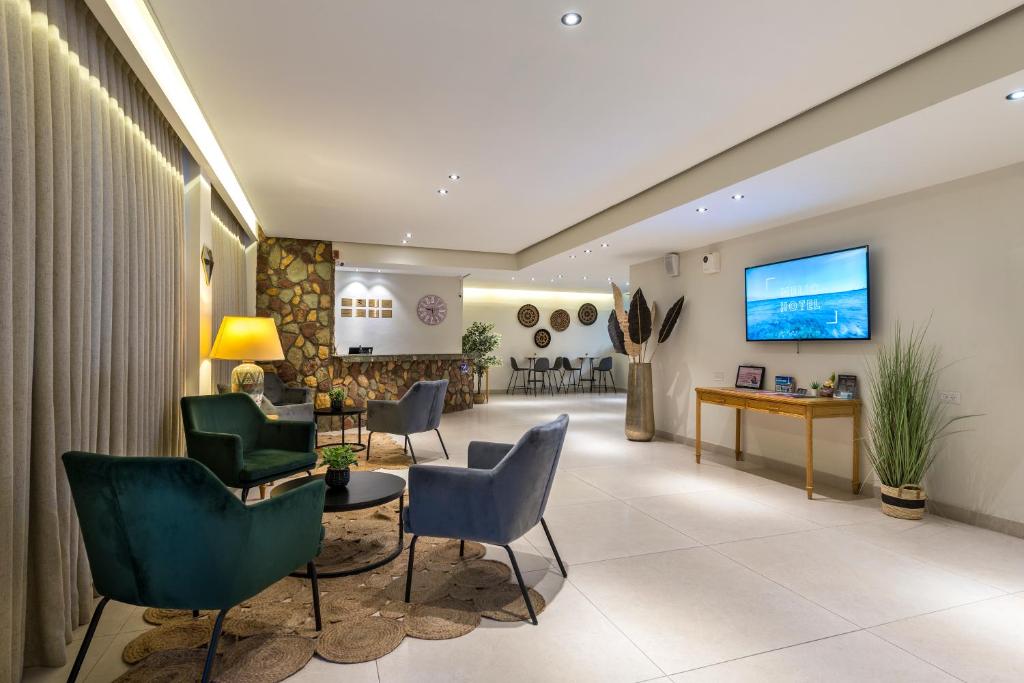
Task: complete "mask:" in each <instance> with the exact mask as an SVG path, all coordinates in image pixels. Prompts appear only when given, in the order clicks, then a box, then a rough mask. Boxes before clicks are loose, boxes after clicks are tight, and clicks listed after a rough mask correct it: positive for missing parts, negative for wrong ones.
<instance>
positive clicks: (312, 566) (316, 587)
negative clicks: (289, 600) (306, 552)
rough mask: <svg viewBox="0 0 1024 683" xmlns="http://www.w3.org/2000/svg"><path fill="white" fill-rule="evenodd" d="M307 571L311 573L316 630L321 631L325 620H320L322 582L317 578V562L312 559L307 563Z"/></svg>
mask: <svg viewBox="0 0 1024 683" xmlns="http://www.w3.org/2000/svg"><path fill="white" fill-rule="evenodd" d="M306 573H307V574H309V582H310V584H312V586H311V587H312V589H313V617H314V618H315V619H316V630H317V631H319V630H321V629H322V628H323V622H322V621H321V620H320V584H319V583H317V580H316V562H313V561H312V560H310V561H309V562H307V563H306Z"/></svg>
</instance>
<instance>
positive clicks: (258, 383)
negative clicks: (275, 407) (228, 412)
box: [231, 361, 263, 406]
mask: <svg viewBox="0 0 1024 683" xmlns="http://www.w3.org/2000/svg"><path fill="white" fill-rule="evenodd" d="M231 391H240V392H241V393H243V394H249V396H250V397H251V398H252V400H253V401H255V402H256V405H258V406H259V405H263V368H261V367H260V366H258V365H256V364H255V363H250V362H248V361H246V362H244V363H239V364H238V365H236V366H235V369H234V370H232V371H231Z"/></svg>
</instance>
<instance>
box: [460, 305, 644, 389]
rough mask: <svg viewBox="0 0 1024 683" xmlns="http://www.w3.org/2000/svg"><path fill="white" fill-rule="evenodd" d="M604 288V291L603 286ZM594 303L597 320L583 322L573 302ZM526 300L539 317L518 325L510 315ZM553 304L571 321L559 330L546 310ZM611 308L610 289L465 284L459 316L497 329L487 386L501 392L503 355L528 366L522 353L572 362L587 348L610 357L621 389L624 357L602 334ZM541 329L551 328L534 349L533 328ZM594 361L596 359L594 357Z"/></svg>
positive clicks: (506, 369)
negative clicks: (501, 287)
mask: <svg viewBox="0 0 1024 683" xmlns="http://www.w3.org/2000/svg"><path fill="white" fill-rule="evenodd" d="M609 291H610V290H609ZM587 301H589V302H590V303H592V304H594V305H595V306H597V314H598V315H597V322H595V323H594V324H593V325H589V326H588V325H583V324H582V323H581V322H580V321H579V318H578V316H577V311H578V310H579V307H580V306H582V305H583V304H584V303H585V302H587ZM526 303H532V304H533V305H534V306H536V307H537V309H538V310H539V311H540V322H539V323H537V324H536V325H535V326H533V327H523V326H522V325H520V324H519V320H518V319H517V318H516V313H517V312H518V311H519V307H520V306H522V305H523V304H526ZM559 308H562V309H565V310H566V311H568V312H569V316H570V318H571V322H570V323H569V327H568V329H566V330H565V331H564V332H555V330H554V329H553V328H552V327H551V321H550V319H551V313H552V312H554V311H556V310H558V309H559ZM611 310H612V300H611V294H610V293H608V294H594V293H582V292H537V291H531V290H487V289H479V290H478V289H470V288H467V291H466V300H465V309H464V311H463V316H464V319H465V323H466V324H465V326H466V327H468V326H469V325H470V323H473V322H475V321H480V322H486V323H494V330H495V331H496V332H498V333H499V334H501V346H500V347H499V348H498V351H497V356H498V357H499V358H501V365H500V366H499V367H496V368H491V391H492V392H493V391H505V387H506V386H507V385H508V380H509V372H510V364H509V357H510V356H515V357H516V359H517V360H518V361H519V363H520V366H522V367H529V365H528V364H527V363H526V356H528V355H530V354H534V353H536V354H537V355H538V356H546V357H547V358H548V359H550V360H551V362H552V363H554V362H555V358H556V357H557V356H568V357H569V358H570V360H572V362H573V364H574V365H578V364H579V362H580V361H579V360H578V359H577V357H578V356H582V355H583V354H585V353H589V354H590V355H591V356H596V357H597V358H601V357H602V356H612V357H613V358H614V367H615V371H614V372H615V382H616V383H617V384H618V387H619V389H620V390H624V388H625V378H626V362H627V361H626V357H625V356H620V355H618V354H615V353H614V352H613V351H612V345H611V341H610V340H609V339H608V332H607V327H606V326H607V322H608V314H609V312H610V311H611ZM541 328H544V329H546V330H547V331H548V332H550V333H551V343H550V344H549V345H548V347H547V348H545V349H541V348H538V347H537V345H536V344H534V343H533V335H534V333H535V332H536V331H537V330H539V329H541ZM595 362H596V361H595Z"/></svg>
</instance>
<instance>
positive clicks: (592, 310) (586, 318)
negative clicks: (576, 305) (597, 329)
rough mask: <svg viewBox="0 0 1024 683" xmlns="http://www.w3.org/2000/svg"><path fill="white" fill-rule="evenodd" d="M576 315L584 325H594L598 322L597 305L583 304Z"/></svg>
mask: <svg viewBox="0 0 1024 683" xmlns="http://www.w3.org/2000/svg"><path fill="white" fill-rule="evenodd" d="M576 317H578V318H579V320H580V322H581V323H583V324H584V325H593V324H594V323H595V322H597V306H595V305H594V304H583V305H582V306H580V310H579V311H578V312H577V313H576Z"/></svg>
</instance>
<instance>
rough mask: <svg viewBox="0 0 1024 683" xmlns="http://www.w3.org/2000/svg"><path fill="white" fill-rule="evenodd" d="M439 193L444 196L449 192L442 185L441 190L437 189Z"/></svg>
mask: <svg viewBox="0 0 1024 683" xmlns="http://www.w3.org/2000/svg"><path fill="white" fill-rule="evenodd" d="M437 193H438V194H439V195H441V196H442V197H443V196H445V195H446V194H448V190H446V189H445V188H443V187H442V188H441V189H440V190H438V191H437Z"/></svg>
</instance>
